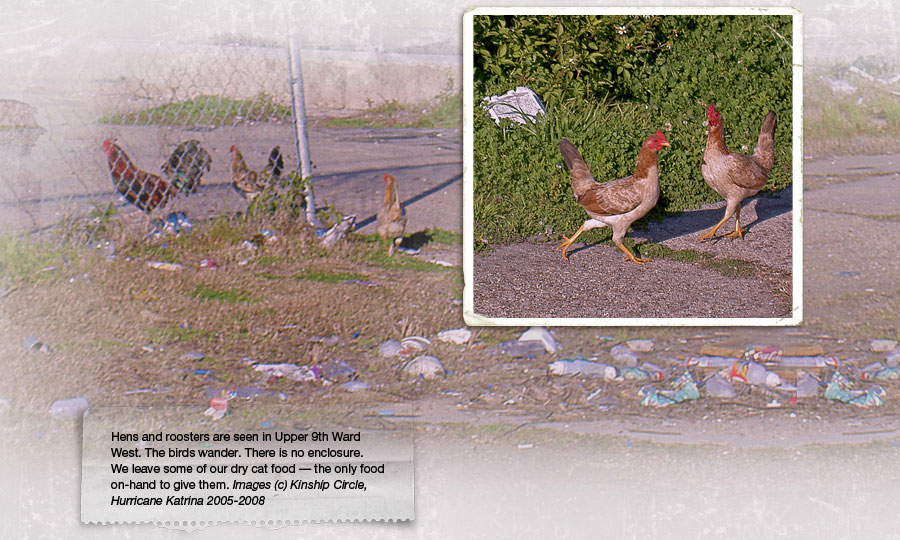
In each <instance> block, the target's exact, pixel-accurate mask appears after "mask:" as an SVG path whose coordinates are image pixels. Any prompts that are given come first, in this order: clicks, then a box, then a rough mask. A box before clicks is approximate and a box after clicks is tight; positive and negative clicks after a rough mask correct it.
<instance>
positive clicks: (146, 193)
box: [103, 139, 178, 214]
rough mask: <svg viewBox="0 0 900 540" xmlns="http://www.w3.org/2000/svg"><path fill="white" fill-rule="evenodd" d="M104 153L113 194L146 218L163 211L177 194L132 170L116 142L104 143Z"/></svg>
mask: <svg viewBox="0 0 900 540" xmlns="http://www.w3.org/2000/svg"><path fill="white" fill-rule="evenodd" d="M103 152H104V153H105V154H106V158H107V164H108V165H109V175H110V178H111V179H112V183H113V185H114V186H115V188H116V191H118V192H119V194H120V195H122V197H124V198H125V200H126V201H128V202H129V203H131V204H133V205H135V206H136V207H138V208H139V209H140V210H142V211H144V212H146V213H148V214H149V213H150V212H152V211H153V210H154V209H156V208H163V207H165V206H166V204H167V203H168V202H169V199H171V198H172V197H174V196H175V195H176V194H177V193H178V189H177V188H176V187H175V186H174V185H172V184H171V183H170V182H167V181H165V180H163V179H162V178H160V177H159V176H157V175H155V174H151V173H148V172H147V171H143V170H141V169H138V168H137V167H135V165H134V164H133V163H132V162H131V159H129V158H128V155H127V154H125V151H124V150H122V148H121V147H120V146H119V145H118V144H116V142H115V139H106V140H105V141H103Z"/></svg>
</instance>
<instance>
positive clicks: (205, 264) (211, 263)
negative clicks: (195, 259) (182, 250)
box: [200, 259, 219, 270]
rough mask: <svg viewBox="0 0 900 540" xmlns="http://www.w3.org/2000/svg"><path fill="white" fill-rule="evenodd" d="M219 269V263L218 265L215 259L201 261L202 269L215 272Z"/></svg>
mask: <svg viewBox="0 0 900 540" xmlns="http://www.w3.org/2000/svg"><path fill="white" fill-rule="evenodd" d="M218 267H219V265H218V263H216V260H215V259H200V268H206V269H207V270H215V269H217V268H218Z"/></svg>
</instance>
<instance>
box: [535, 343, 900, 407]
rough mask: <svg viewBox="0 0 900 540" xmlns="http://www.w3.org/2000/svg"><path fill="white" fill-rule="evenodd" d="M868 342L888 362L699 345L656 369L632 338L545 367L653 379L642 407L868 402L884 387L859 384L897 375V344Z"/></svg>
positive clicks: (803, 349) (646, 347)
mask: <svg viewBox="0 0 900 540" xmlns="http://www.w3.org/2000/svg"><path fill="white" fill-rule="evenodd" d="M875 341H879V343H876V342H875ZM875 341H873V343H872V349H873V351H877V352H884V353H886V362H887V364H888V365H885V364H883V363H881V362H874V363H872V364H869V365H868V366H866V367H864V368H861V369H855V368H854V367H852V366H850V365H844V364H843V363H841V362H840V361H839V360H838V358H837V357H835V356H826V355H825V353H824V350H823V349H822V347H821V346H818V345H803V346H790V347H784V348H778V347H760V346H749V347H747V348H745V349H740V348H736V347H722V346H717V345H704V346H703V347H702V348H701V351H700V355H698V356H688V357H687V358H685V359H683V360H682V361H678V360H677V359H673V360H671V361H670V362H669V364H670V365H668V366H667V367H665V368H662V367H659V366H657V365H656V364H653V363H651V362H646V361H644V362H641V360H640V355H641V354H642V353H645V352H650V351H652V350H653V342H652V341H651V340H631V341H629V342H626V343H621V344H617V345H615V346H613V347H612V348H611V349H610V351H609V355H610V356H611V357H612V362H608V361H601V357H600V356H599V355H598V356H593V357H590V358H586V357H584V356H581V355H578V356H575V357H571V358H564V359H561V360H556V361H554V362H551V363H550V364H549V365H548V370H549V372H550V373H551V374H553V375H560V376H566V375H569V376H571V375H580V376H588V377H598V378H602V379H604V380H606V381H610V382H612V383H617V382H626V381H659V382H661V383H663V384H665V387H659V388H658V387H657V386H655V385H654V384H645V385H644V386H642V387H641V388H640V389H639V390H638V396H639V398H640V403H641V405H643V406H647V407H654V408H659V407H667V406H670V405H674V404H677V403H682V402H686V401H694V400H698V399H701V398H715V399H721V400H732V399H734V398H735V397H736V396H738V395H739V394H748V393H749V394H751V395H759V396H762V397H764V398H765V399H766V401H767V403H766V407H767V408H776V407H781V406H782V401H787V402H788V403H797V402H798V401H799V400H808V399H813V398H824V399H825V400H828V401H832V402H839V403H846V404H850V405H855V406H858V407H863V408H870V407H878V406H881V405H883V404H884V397H885V396H886V394H887V392H886V391H885V389H884V387H883V386H881V385H879V384H870V385H869V386H867V387H861V385H863V386H864V383H865V382H866V381H873V380H877V381H890V380H900V348H897V346H896V345H897V344H896V342H893V343H881V341H885V340H875ZM892 345H893V346H892ZM825 380H827V383H823V381H825ZM666 381H667V382H666ZM698 381H699V382H698ZM823 388H824V391H823Z"/></svg>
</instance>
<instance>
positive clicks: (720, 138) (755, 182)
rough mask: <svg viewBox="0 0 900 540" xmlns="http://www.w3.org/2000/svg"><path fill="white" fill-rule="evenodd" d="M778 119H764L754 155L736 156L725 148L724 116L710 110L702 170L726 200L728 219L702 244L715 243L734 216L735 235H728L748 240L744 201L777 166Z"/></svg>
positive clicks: (772, 115) (704, 236) (703, 237)
mask: <svg viewBox="0 0 900 540" xmlns="http://www.w3.org/2000/svg"><path fill="white" fill-rule="evenodd" d="M775 120H776V118H775V113H774V112H772V111H769V114H767V115H766V119H765V120H763V124H762V129H761V130H760V132H759V139H758V140H757V142H756V148H754V149H753V154H752V155H749V156H747V155H744V154H736V153H734V152H729V151H728V148H726V147H725V128H724V127H723V126H722V116H721V115H720V114H719V111H717V110H716V106H715V105H714V104H712V103H710V104H709V108H707V109H706V121H707V122H708V123H709V132H708V133H707V139H706V151H705V152H704V153H703V167H702V168H701V171H702V173H703V179H704V180H706V183H707V184H708V185H709V187H711V188H712V189H713V191H715V192H716V193H718V194H719V195H721V196H722V197H724V198H725V217H723V218H722V220H721V221H719V222H718V223H716V226H715V227H713V228H712V229H710V230H709V232H706V233H704V234H702V235H700V236H698V237H697V241H698V242H702V241H704V240H711V239H712V238H713V237H714V236H715V235H716V231H717V230H719V227H721V226H722V224H723V223H725V222H726V221H728V218H730V217H731V216H732V214H734V232H732V233H728V234H726V235H725V236H726V237H727V238H744V231H745V229H743V228H742V227H741V201H743V200H744V199H746V198H747V197H752V196H753V195H756V194H757V193H759V190H761V189H762V187H763V186H764V185H766V181H767V180H768V179H769V171H771V170H772V165H773V164H774V163H775V148H774V146H775Z"/></svg>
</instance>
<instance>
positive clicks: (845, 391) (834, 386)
mask: <svg viewBox="0 0 900 540" xmlns="http://www.w3.org/2000/svg"><path fill="white" fill-rule="evenodd" d="M884 394H885V391H884V388H882V387H881V386H879V385H877V384H873V385H872V386H870V387H869V388H868V389H867V390H855V389H854V388H853V382H852V381H850V379H848V378H847V377H845V376H844V375H842V374H841V372H839V371H835V372H834V373H833V374H832V375H831V382H829V383H828V386H827V387H826V388H825V399H828V400H837V401H840V402H842V403H850V404H853V405H856V406H858V407H863V408H866V409H867V408H869V407H877V406H881V405H884V399H882V396H884Z"/></svg>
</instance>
